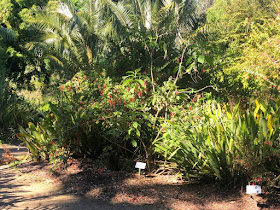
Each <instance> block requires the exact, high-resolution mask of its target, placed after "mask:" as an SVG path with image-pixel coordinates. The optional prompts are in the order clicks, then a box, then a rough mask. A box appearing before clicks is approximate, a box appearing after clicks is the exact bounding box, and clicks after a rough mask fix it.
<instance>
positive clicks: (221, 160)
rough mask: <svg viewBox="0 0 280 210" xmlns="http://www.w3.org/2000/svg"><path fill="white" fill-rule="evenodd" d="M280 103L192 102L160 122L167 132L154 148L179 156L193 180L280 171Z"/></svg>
mask: <svg viewBox="0 0 280 210" xmlns="http://www.w3.org/2000/svg"><path fill="white" fill-rule="evenodd" d="M277 104H278V102H277V103H275V102H270V103H267V104H265V103H263V102H261V103H260V102H258V101H257V100H256V101H255V104H251V106H250V108H249V109H248V110H245V111H243V110H242V108H241V107H240V106H239V105H236V106H235V107H234V108H233V109H232V110H231V109H230V108H228V107H227V106H221V105H219V104H217V103H214V102H212V103H209V102H208V103H202V104H199V106H197V107H196V108H194V106H190V107H191V108H190V109H189V110H187V111H186V110H183V111H181V113H180V114H179V112H177V116H178V117H177V118H175V119H174V120H173V121H172V122H171V121H170V122H169V123H167V124H166V123H165V124H162V125H163V128H164V131H165V133H164V134H163V135H162V137H161V138H160V139H159V140H158V141H157V142H155V146H156V151H158V152H159V153H160V154H162V155H163V156H164V157H165V159H166V160H169V161H175V162H176V163H177V164H178V166H179V167H180V168H181V171H182V172H183V173H184V174H185V175H186V177H187V178H189V179H190V178H192V177H203V176H207V177H212V178H215V179H219V180H221V181H224V182H227V183H228V182H234V181H235V180H236V179H238V178H242V177H247V179H248V180H251V179H252V178H253V177H256V176H260V177H261V176H262V174H266V173H268V172H273V173H275V174H277V173H278V172H279V161H278V156H279V154H278V152H277V151H278V150H279V129H280V128H279V125H278V121H279V113H278V112H279V111H278V110H279V108H278V106H279V105H277ZM197 105H198V104H197ZM175 116H176V115H175ZM186 116H187V117H186ZM272 165H273V167H271V166H272Z"/></svg>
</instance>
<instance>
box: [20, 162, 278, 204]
mask: <svg viewBox="0 0 280 210" xmlns="http://www.w3.org/2000/svg"><path fill="white" fill-rule="evenodd" d="M69 165H70V166H69V167H68V168H67V170H63V171H61V172H59V173H52V172H51V171H50V169H51V165H49V164H48V163H46V162H28V163H24V164H21V165H19V166H17V167H18V171H19V172H20V173H22V174H32V176H30V179H31V181H46V180H47V181H48V182H51V183H53V184H54V185H58V186H60V187H61V188H60V189H61V193H70V194H75V195H78V196H81V197H87V198H90V199H93V200H98V201H106V202H110V203H113V204H120V203H122V204H123V203H125V204H130V205H135V206H141V205H151V206H152V207H153V208H158V209H280V204H279V202H278V201H279V199H278V197H276V198H275V197H274V199H269V198H270V197H269V196H270V195H269V194H267V193H263V194H261V195H258V196H257V195H254V196H251V195H247V194H245V193H244V192H240V189H233V188H225V187H219V186H216V185H214V184H207V183H201V182H187V181H183V180H178V179H177V178H176V177H175V176H171V175H158V174H152V175H150V176H144V175H141V179H139V177H138V174H137V172H136V171H135V173H127V172H122V171H110V170H107V169H105V168H96V167H95V166H94V164H93V163H92V162H91V161H90V160H86V159H81V160H71V162H70V163H69Z"/></svg>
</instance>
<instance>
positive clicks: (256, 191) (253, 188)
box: [246, 185, 262, 194]
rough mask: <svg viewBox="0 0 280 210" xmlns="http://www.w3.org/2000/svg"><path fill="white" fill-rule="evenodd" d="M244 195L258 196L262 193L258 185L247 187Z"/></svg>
mask: <svg viewBox="0 0 280 210" xmlns="http://www.w3.org/2000/svg"><path fill="white" fill-rule="evenodd" d="M246 193H247V194H260V193H262V188H261V186H259V185H247V186H246Z"/></svg>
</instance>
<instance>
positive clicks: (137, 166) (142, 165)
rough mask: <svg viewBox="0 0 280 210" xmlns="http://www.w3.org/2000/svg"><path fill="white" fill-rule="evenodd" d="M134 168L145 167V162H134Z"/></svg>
mask: <svg viewBox="0 0 280 210" xmlns="http://www.w3.org/2000/svg"><path fill="white" fill-rule="evenodd" d="M135 168H139V169H145V168H146V163H142V162H136V165H135Z"/></svg>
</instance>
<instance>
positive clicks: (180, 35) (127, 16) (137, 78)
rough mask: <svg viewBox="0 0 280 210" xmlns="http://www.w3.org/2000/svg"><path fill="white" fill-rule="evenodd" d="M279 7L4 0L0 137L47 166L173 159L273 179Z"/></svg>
mask: <svg viewBox="0 0 280 210" xmlns="http://www.w3.org/2000/svg"><path fill="white" fill-rule="evenodd" d="M279 5H280V2H279V1H277V0H269V1H261V0H242V1H241V0H216V1H211V0H205V1H191V0H189V1H188V0H185V1H173V0H165V1H163V0H156V1H151V0H130V1H128V0H122V1H112V0H91V1H86V0H84V1H74V0H72V1H64V0H61V1H55V0H53V1H47V0H42V1H24V0H21V1H19V0H4V1H2V2H1V3H0V22H1V26H0V56H1V60H0V71H1V72H0V76H1V78H0V100H1V101H0V137H1V138H2V139H3V140H7V139H8V138H9V137H12V136H13V135H14V134H16V136H17V138H18V139H20V140H22V141H23V142H24V143H25V144H26V145H27V146H28V148H29V149H30V152H31V155H32V156H33V157H34V158H36V159H46V160H48V161H50V162H51V163H53V165H54V170H61V169H63V168H64V167H66V166H67V159H68V158H69V157H70V156H72V157H75V158H78V157H83V156H87V157H91V158H101V157H102V158H103V159H107V160H106V161H107V162H106V161H105V162H106V163H104V164H106V166H107V167H112V169H117V168H118V167H117V166H120V160H121V159H137V160H142V161H145V162H147V166H148V167H147V168H148V171H151V170H152V169H153V168H155V167H157V166H156V164H155V163H156V162H157V161H160V162H163V163H164V166H165V167H166V168H167V169H168V164H167V163H168V162H173V163H174V164H175V165H176V170H175V171H176V172H179V173H178V174H181V175H184V176H185V177H186V178H188V179H192V178H201V177H210V178H214V179H216V180H219V181H222V182H227V183H233V184H237V183H238V182H237V181H238V180H245V181H246V180H247V181H250V180H254V179H255V178H257V177H262V178H263V179H264V180H268V178H271V180H273V178H274V177H275V176H276V175H277V174H278V173H279V167H280V162H279V152H278V151H279V149H280V148H279V134H280V124H279V119H280V118H279V117H280V113H279V106H280V104H279V99H278V98H279V91H280V82H279V69H280V66H279V65H280V63H279V56H280V53H279V48H280V31H279V30H280V29H279V24H280V16H279ZM258 98H261V99H262V100H259V99H258ZM25 110H28V114H25V115H23V114H22V113H23V111H25ZM105 157H106V158H105ZM112 161H113V162H112ZM266 178H267V179H266Z"/></svg>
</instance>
